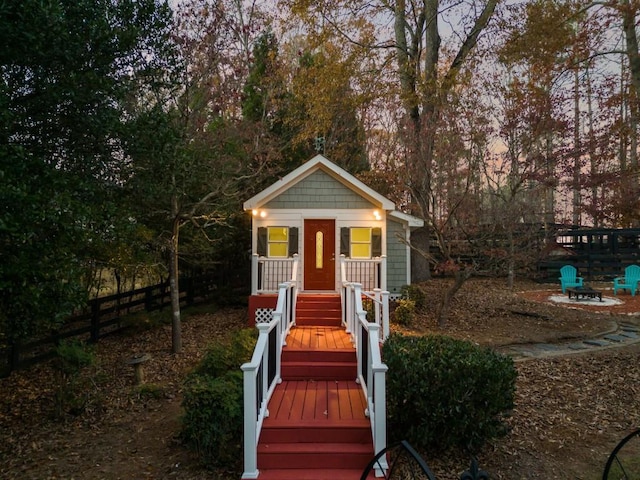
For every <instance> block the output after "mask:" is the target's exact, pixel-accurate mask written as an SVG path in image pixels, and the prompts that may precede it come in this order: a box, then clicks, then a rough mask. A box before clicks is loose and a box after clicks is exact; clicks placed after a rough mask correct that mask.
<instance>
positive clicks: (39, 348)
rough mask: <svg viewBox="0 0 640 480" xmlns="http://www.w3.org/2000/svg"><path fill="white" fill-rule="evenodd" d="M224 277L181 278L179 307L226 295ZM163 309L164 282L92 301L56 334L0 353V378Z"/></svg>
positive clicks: (165, 301) (166, 287)
mask: <svg viewBox="0 0 640 480" xmlns="http://www.w3.org/2000/svg"><path fill="white" fill-rule="evenodd" d="M225 277H226V275H224V272H217V273H210V274H206V275H198V276H188V277H181V278H180V280H179V287H180V306H181V307H188V306H193V305H197V304H199V303H203V302H206V301H208V300H211V299H212V298H213V297H214V296H216V295H229V287H230V285H229V283H228V282H227V279H226V278H225ZM247 285H248V283H247ZM247 288H248V287H247ZM164 308H171V295H170V288H169V282H168V281H166V282H163V283H159V284H156V285H151V286H148V287H144V288H138V289H135V290H130V291H127V292H122V293H119V294H114V295H108V296H104V297H98V298H94V299H92V300H90V301H89V303H88V305H87V307H86V308H85V309H84V310H83V311H82V312H79V313H78V314H77V315H74V316H72V317H70V318H69V319H68V320H67V321H66V322H65V324H64V325H63V326H62V327H60V328H59V329H58V330H53V331H50V332H48V334H47V335H46V336H43V337H41V338H34V339H30V340H28V341H24V342H21V343H13V344H11V345H8V346H7V347H6V348H4V349H0V355H1V357H0V376H7V375H9V374H10V373H11V372H12V371H14V370H18V369H21V368H25V367H28V366H31V365H34V364H36V363H38V362H41V361H44V360H47V359H49V358H51V357H52V356H53V354H54V351H55V348H56V346H57V345H58V344H59V343H60V342H61V341H62V340H65V339H77V340H80V341H85V342H88V343H95V342H98V341H99V340H100V339H101V338H103V337H105V336H107V335H110V334H112V333H115V332H117V331H120V330H122V329H124V328H125V327H126V326H127V323H126V322H125V321H124V319H123V317H124V316H126V315H129V314H132V313H137V312H144V311H146V312H153V311H157V310H162V309H164ZM3 350H4V351H3Z"/></svg>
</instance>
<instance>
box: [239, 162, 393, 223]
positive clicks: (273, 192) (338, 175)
mask: <svg viewBox="0 0 640 480" xmlns="http://www.w3.org/2000/svg"><path fill="white" fill-rule="evenodd" d="M316 170H322V171H324V172H325V173H327V174H328V175H330V176H331V177H333V178H335V179H336V180H338V181H339V182H340V183H342V184H343V185H345V186H346V187H348V188H350V189H351V190H353V191H355V192H356V193H358V194H360V195H362V196H363V197H365V198H366V199H367V200H368V201H370V202H371V203H372V204H374V205H377V206H378V207H379V208H381V209H383V210H387V211H391V210H393V209H394V208H395V205H394V204H393V202H392V201H391V200H389V199H388V198H386V197H384V196H382V195H380V194H379V193H377V192H376V191H375V190H373V189H371V188H369V187H368V186H366V185H365V184H364V183H362V182H361V181H360V180H358V179H357V178H356V177H354V176H353V175H351V174H350V173H349V172H347V171H346V170H344V169H342V168H340V167H338V166H337V165H335V164H334V163H332V162H330V161H329V160H327V159H326V158H325V157H323V156H322V155H316V156H315V157H313V158H312V159H311V160H309V161H308V162H306V163H304V164H302V165H301V166H299V167H298V168H296V169H295V170H293V171H292V172H291V173H289V174H287V175H285V176H284V177H282V178H281V179H280V180H278V181H277V182H276V183H274V184H272V185H271V186H269V187H267V188H265V189H264V190H263V191H262V192H260V193H258V194H257V195H255V196H253V197H252V198H250V199H249V200H247V201H246V202H244V204H243V208H244V210H245V211H247V210H253V209H256V208H260V207H261V206H262V205H264V204H265V203H267V202H269V201H270V200H271V199H273V198H275V197H277V196H278V195H280V194H281V193H282V192H284V191H285V190H287V189H288V188H289V187H291V186H292V185H295V184H296V183H297V182H299V181H300V180H302V179H303V178H305V177H307V176H308V175H311V174H312V173H313V172H315V171H316Z"/></svg>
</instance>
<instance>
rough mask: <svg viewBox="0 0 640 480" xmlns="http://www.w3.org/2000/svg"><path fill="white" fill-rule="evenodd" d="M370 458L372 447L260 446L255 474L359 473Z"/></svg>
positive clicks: (346, 445)
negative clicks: (328, 470) (322, 470)
mask: <svg viewBox="0 0 640 480" xmlns="http://www.w3.org/2000/svg"><path fill="white" fill-rule="evenodd" d="M372 457H373V446H372V445H371V443H369V444H363V443H269V444H263V443H260V445H259V446H258V470H262V469H265V470H266V469H276V468H281V467H282V466H284V465H286V466H287V469H288V470H298V469H300V470H306V469H318V468H332V469H354V470H357V469H361V470H364V467H366V466H367V464H368V463H369V461H370V460H371V458H372Z"/></svg>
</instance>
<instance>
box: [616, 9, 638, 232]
mask: <svg viewBox="0 0 640 480" xmlns="http://www.w3.org/2000/svg"><path fill="white" fill-rule="evenodd" d="M637 10H638V7H637V6H636V5H635V2H634V5H633V6H632V5H630V2H629V0H622V2H621V6H620V14H621V16H622V28H623V30H624V35H625V43H626V52H627V57H628V59H629V72H630V74H631V88H630V89H629V90H630V91H629V105H630V112H631V115H630V128H629V135H630V139H629V143H630V146H631V149H630V154H629V169H630V172H631V175H625V177H628V182H629V187H628V188H629V190H630V191H629V195H630V198H632V199H636V198H637V197H638V191H639V190H640V185H638V181H639V178H640V176H639V175H638V152H637V147H638V138H637V135H638V132H637V129H638V116H639V113H638V111H639V110H640V108H639V106H638V94H640V52H639V51H638V36H637V34H636V14H637ZM622 173H623V175H624V174H625V172H622ZM630 220H631V226H632V227H638V226H640V218H639V217H638V215H637V213H636V214H634V215H633V216H632V218H631V219H630Z"/></svg>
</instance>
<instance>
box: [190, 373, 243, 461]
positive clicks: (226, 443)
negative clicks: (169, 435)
mask: <svg viewBox="0 0 640 480" xmlns="http://www.w3.org/2000/svg"><path fill="white" fill-rule="evenodd" d="M182 406H183V408H184V411H185V413H184V417H183V422H182V438H183V439H184V441H185V443H186V444H187V445H188V446H189V447H191V448H192V449H194V450H195V451H196V452H197V453H198V456H199V457H200V460H201V461H202V463H203V464H204V465H206V466H209V467H224V468H230V469H233V470H237V469H239V466H240V463H239V462H240V461H241V459H242V428H243V424H242V420H243V409H242V407H243V403H242V372H241V371H240V370H237V371H233V372H227V373H226V374H224V375H222V376H220V377H210V376H208V375H193V376H191V377H190V378H189V381H188V382H187V384H186V385H185V390H184V399H183V401H182Z"/></svg>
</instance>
